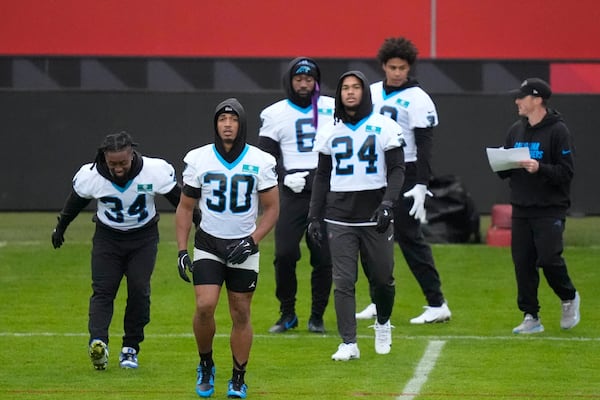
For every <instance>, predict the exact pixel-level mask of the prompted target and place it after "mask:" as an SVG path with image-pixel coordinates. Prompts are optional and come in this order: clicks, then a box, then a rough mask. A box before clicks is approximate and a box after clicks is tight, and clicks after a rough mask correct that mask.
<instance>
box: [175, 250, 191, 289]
mask: <svg viewBox="0 0 600 400" xmlns="http://www.w3.org/2000/svg"><path fill="white" fill-rule="evenodd" d="M177 269H178V271H179V276H180V277H181V279H183V280H184V281H186V282H190V278H189V276H187V273H186V270H188V271H190V272H192V271H193V270H194V267H193V266H192V260H190V255H189V254H188V252H187V250H179V254H178V260H177Z"/></svg>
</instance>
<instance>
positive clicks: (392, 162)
mask: <svg viewBox="0 0 600 400" xmlns="http://www.w3.org/2000/svg"><path fill="white" fill-rule="evenodd" d="M384 154H385V165H386V167H387V188H386V190H385V194H384V196H383V201H390V202H392V203H396V201H397V200H398V198H399V197H400V193H401V192H402V185H403V184H404V171H405V169H406V168H405V166H404V149H403V148H402V147H394V148H393V149H390V150H388V151H386V152H385V153H384Z"/></svg>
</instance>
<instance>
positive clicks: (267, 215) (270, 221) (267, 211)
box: [250, 186, 279, 244]
mask: <svg viewBox="0 0 600 400" xmlns="http://www.w3.org/2000/svg"><path fill="white" fill-rule="evenodd" d="M258 198H259V201H260V207H261V209H262V215H261V217H260V219H259V220H258V223H257V225H256V229H255V230H254V232H252V235H250V236H252V240H254V243H256V244H258V242H260V241H261V240H262V239H263V238H264V237H265V236H266V235H267V234H268V233H269V232H270V231H271V229H273V227H274V226H275V223H276V222H277V218H279V189H278V187H277V186H273V187H271V188H269V189H266V190H263V191H261V192H259V193H258Z"/></svg>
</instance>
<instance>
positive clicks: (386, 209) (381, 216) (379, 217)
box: [371, 200, 394, 233]
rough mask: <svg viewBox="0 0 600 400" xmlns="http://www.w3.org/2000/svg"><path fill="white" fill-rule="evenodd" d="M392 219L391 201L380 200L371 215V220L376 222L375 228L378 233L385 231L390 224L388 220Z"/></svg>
mask: <svg viewBox="0 0 600 400" xmlns="http://www.w3.org/2000/svg"><path fill="white" fill-rule="evenodd" d="M392 219H394V212H393V211H392V202H391V201H387V200H384V201H382V202H381V204H380V205H379V207H377V210H375V213H374V214H373V216H372V217H371V221H375V222H377V226H375V230H376V231H377V232H379V233H383V232H385V231H387V229H388V227H389V226H390V222H392Z"/></svg>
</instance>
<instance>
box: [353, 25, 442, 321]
mask: <svg viewBox="0 0 600 400" xmlns="http://www.w3.org/2000/svg"><path fill="white" fill-rule="evenodd" d="M377 59H378V61H379V62H380V64H381V67H382V69H383V71H384V72H385V79H384V80H383V81H379V82H376V83H373V84H372V85H371V95H372V96H373V107H374V111H375V112H377V113H380V114H383V115H385V116H387V117H389V118H391V119H393V120H394V121H396V122H398V124H400V126H401V127H402V131H403V133H404V139H405V140H406V147H405V148H404V160H405V161H406V174H405V179H404V185H403V187H402V193H403V196H401V199H400V201H399V202H398V204H397V205H396V207H395V208H394V217H395V224H394V230H395V236H396V241H398V244H399V245H400V249H401V250H402V254H403V255H404V259H405V260H406V263H407V264H408V267H409V268H410V270H411V272H412V274H413V275H414V277H415V278H416V279H417V282H418V283H419V286H420V287H421V290H422V292H423V294H424V295H425V299H426V300H427V306H425V311H424V312H423V313H422V314H421V315H419V316H417V317H415V318H412V319H411V320H410V322H411V323H412V324H424V323H432V322H444V321H447V320H449V319H450V316H451V312H450V309H449V308H448V304H447V303H446V300H445V298H444V294H443V293H442V284H441V280H440V275H439V273H438V271H437V269H436V267H435V262H434V259H433V254H432V252H431V247H430V246H429V244H428V243H427V242H426V241H425V238H424V236H423V232H422V230H421V224H422V223H424V222H426V221H427V218H426V217H427V216H426V212H425V197H426V196H427V195H431V193H429V192H428V190H427V184H428V182H429V179H430V178H431V150H432V147H433V128H434V127H435V126H437V124H438V115H437V111H436V108H435V104H434V103H433V101H432V100H431V97H429V95H428V94H427V93H426V92H425V91H424V90H423V89H422V88H421V87H420V86H419V82H418V81H417V80H416V79H414V78H412V77H410V76H409V75H408V74H409V73H410V69H411V66H412V65H413V64H414V62H415V61H416V59H417V49H416V47H415V46H414V44H413V43H412V42H411V41H410V40H408V39H405V38H402V37H400V38H388V39H386V40H385V41H384V42H383V44H382V45H381V47H380V49H379V52H378V54H377ZM363 267H364V268H368V267H369V266H368V264H363ZM371 295H372V288H371ZM377 311H378V310H376V307H375V306H374V305H373V304H371V305H369V306H367V308H366V309H365V310H364V311H362V312H360V313H358V314H357V317H358V318H372V317H373V316H374V315H375V314H376V313H377Z"/></svg>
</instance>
